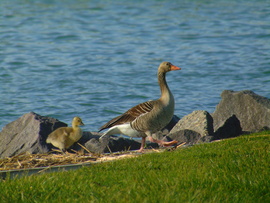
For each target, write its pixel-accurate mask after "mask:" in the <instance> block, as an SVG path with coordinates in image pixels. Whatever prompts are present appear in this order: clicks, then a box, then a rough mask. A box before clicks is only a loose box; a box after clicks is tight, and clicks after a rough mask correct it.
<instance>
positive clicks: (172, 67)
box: [158, 61, 181, 73]
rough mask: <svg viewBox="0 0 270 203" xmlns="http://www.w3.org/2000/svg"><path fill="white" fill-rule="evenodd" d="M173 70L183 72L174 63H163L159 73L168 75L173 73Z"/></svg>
mask: <svg viewBox="0 0 270 203" xmlns="http://www.w3.org/2000/svg"><path fill="white" fill-rule="evenodd" d="M172 70H181V68H179V67H177V66H175V65H173V64H172V63H170V62H167V61H165V62H162V63H161V64H160V65H159V68H158V72H161V73H167V72H169V71H172Z"/></svg>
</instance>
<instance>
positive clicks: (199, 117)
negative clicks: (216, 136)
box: [168, 110, 214, 137]
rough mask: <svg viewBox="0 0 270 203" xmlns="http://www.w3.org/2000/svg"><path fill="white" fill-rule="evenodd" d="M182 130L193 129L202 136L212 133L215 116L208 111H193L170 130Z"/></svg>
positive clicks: (173, 132)
mask: <svg viewBox="0 0 270 203" xmlns="http://www.w3.org/2000/svg"><path fill="white" fill-rule="evenodd" d="M181 130H192V131H195V132H197V133H199V134H200V135H201V136H202V137H203V136H208V135H212V134H213V133H214V131H213V118H212V116H211V115H210V114H209V113H208V112H207V111H202V110H199V111H193V112H192V113H191V114H189V115H186V116H184V117H183V118H182V119H180V120H179V121H178V123H177V124H176V125H175V126H174V127H173V129H172V130H171V131H170V134H175V133H176V132H178V131H181ZM170 134H169V135H170ZM169 135H168V136H169Z"/></svg>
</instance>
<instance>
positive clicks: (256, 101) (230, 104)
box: [212, 90, 270, 132]
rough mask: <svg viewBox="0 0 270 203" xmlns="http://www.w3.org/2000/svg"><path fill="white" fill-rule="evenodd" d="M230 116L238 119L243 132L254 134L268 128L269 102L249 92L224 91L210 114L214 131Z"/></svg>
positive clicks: (269, 119) (269, 118) (269, 116)
mask: <svg viewBox="0 0 270 203" xmlns="http://www.w3.org/2000/svg"><path fill="white" fill-rule="evenodd" d="M232 115H235V116H236V117H237V118H238V119H239V121H240V124H241V127H242V130H243V131H247V132H255V131H259V130H261V129H262V128H269V127H270V100H269V99H268V98H265V97H262V96H259V95H257V94H255V93H254V92H252V91H249V90H244V91H230V90H224V91H223V92H222V93H221V101H220V102H219V104H218V105H217V107H216V110H215V111H214V113H213V114H212V117H213V119H214V129H215V131H216V130H217V129H218V128H219V127H221V126H222V125H223V124H224V122H225V121H226V120H227V119H228V118H229V117H231V116H232Z"/></svg>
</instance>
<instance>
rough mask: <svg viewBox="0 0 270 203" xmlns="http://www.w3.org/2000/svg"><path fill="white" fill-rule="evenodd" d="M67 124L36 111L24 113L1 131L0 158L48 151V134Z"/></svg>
mask: <svg viewBox="0 0 270 203" xmlns="http://www.w3.org/2000/svg"><path fill="white" fill-rule="evenodd" d="M64 126H67V124H65V123H63V122H60V121H58V120H57V119H55V118H50V117H45V116H40V115H38V114H36V113H34V112H30V113H27V114H24V115H23V116H22V117H20V118H19V119H17V120H15V121H13V122H11V123H9V124H7V125H6V126H4V127H3V129H2V131H1V132H0V158H4V157H10V156H14V155H18V154H20V153H24V152H29V153H34V154H36V153H46V152H48V151H49V147H48V145H47V144H46V139H47V136H48V135H49V134H50V133H51V132H52V131H54V130H55V129H57V128H59V127H64Z"/></svg>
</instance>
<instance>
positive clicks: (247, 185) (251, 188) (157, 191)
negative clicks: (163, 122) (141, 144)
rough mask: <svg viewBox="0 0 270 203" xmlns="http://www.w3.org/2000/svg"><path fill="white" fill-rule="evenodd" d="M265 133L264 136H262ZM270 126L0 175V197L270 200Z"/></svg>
mask: <svg viewBox="0 0 270 203" xmlns="http://www.w3.org/2000/svg"><path fill="white" fill-rule="evenodd" d="M264 135H267V136H264ZM269 148H270V132H263V133H260V134H252V135H246V136H241V137H238V138H236V139H228V140H225V141H222V142H215V143H209V144H201V145H196V146H193V147H189V148H183V149H180V150H176V151H172V152H163V153H154V154H144V155H141V156H139V157H136V158H130V159H125V160H118V161H113V162H106V163H102V164H95V165H93V166H91V167H85V168H81V169H79V170H76V171H68V172H58V173H49V174H42V175H34V176H30V177H23V178H18V179H14V180H3V181H0V197H1V202H147V203H148V202H170V203H171V202H239V203H240V202H241V203H242V202H245V203H248V202H252V203H253V202H270V187H269V186H270V172H269V170H270V169H269V168H270V167H269V166H270V164H269V163H270V159H269Z"/></svg>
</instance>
